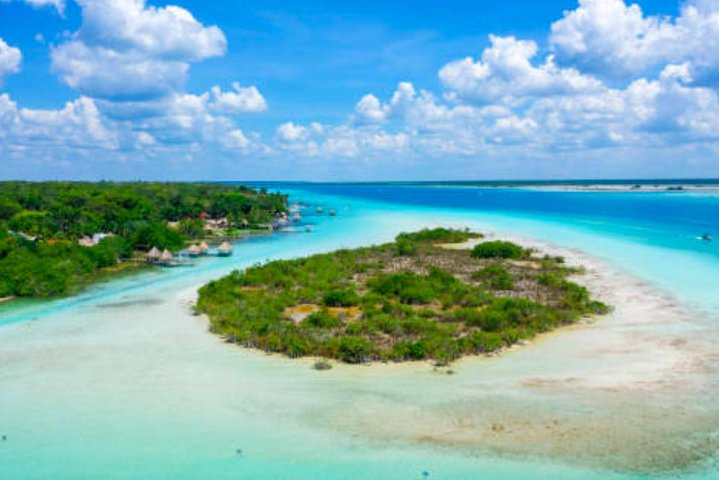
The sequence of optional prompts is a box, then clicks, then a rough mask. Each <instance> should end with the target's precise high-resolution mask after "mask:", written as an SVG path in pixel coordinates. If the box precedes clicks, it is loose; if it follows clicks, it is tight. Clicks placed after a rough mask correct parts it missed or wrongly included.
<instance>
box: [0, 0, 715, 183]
mask: <svg viewBox="0 0 719 480" xmlns="http://www.w3.org/2000/svg"><path fill="white" fill-rule="evenodd" d="M0 1H2V0H0ZM78 2H79V3H80V5H81V6H82V8H83V23H82V26H81V27H80V29H79V30H78V31H77V32H75V33H74V34H72V35H71V36H69V37H68V40H67V41H65V42H64V43H61V44H60V45H58V46H56V47H54V48H53V50H52V60H53V67H54V68H55V71H57V72H58V74H60V76H61V78H62V79H63V80H64V81H65V82H66V83H67V84H68V85H70V86H72V87H73V88H76V89H77V90H78V91H79V92H80V94H81V96H80V98H78V99H77V100H75V101H73V102H69V103H68V104H67V105H65V107H63V108H62V109H59V110H54V111H53V110H31V109H23V108H19V107H18V106H17V105H16V104H15V103H14V102H13V101H12V99H11V98H10V97H9V96H8V95H7V94H5V95H0V153H4V152H9V151H11V152H12V153H13V155H20V156H21V155H25V156H26V157H30V156H32V157H33V158H35V157H36V156H37V155H35V153H36V152H38V151H39V152H40V153H43V152H44V153H46V154H48V155H50V154H49V153H48V152H51V153H52V154H55V153H57V152H60V153H62V152H66V153H67V156H68V157H71V156H72V154H73V153H74V152H79V151H87V150H89V149H97V148H101V149H104V155H103V157H106V156H110V155H112V156H113V157H112V158H122V159H128V158H153V159H156V158H163V159H165V160H166V161H167V162H171V161H174V159H176V158H185V157H187V156H195V155H196V156H198V157H202V156H204V157H205V158H207V159H213V161H214V160H215V159H216V158H217V157H218V156H221V155H227V156H229V157H231V158H233V159H234V158H238V157H243V158H245V159H250V158H258V159H271V160H272V161H273V162H275V163H277V164H282V162H287V161H291V160H287V159H292V160H297V162H300V163H301V162H305V163H301V164H302V165H307V166H310V165H311V166H313V167H314V168H316V167H317V166H320V165H321V166H322V168H325V167H326V168H334V167H331V166H333V165H336V166H339V167H338V168H339V169H345V170H340V172H342V171H352V172H355V173H358V174H362V172H364V171H371V169H369V168H367V165H368V164H370V163H372V162H376V164H377V165H381V167H380V168H379V169H378V171H380V170H381V171H382V172H384V171H385V169H386V168H394V167H396V166H397V165H401V164H403V163H404V162H408V164H409V163H410V162H424V163H425V165H428V164H429V165H433V167H432V168H435V169H436V168H437V165H440V164H441V165H442V166H443V170H442V171H443V172H444V171H445V169H444V166H445V165H447V167H448V169H449V167H450V166H451V165H455V164H456V165H463V166H464V167H465V168H470V170H469V171H474V172H477V171H484V170H483V167H484V166H485V165H487V164H488V162H489V163H491V162H495V163H496V164H498V163H497V162H500V160H501V161H503V162H509V164H510V165H514V166H515V170H511V172H510V174H514V175H519V174H522V173H523V172H524V165H522V164H521V160H528V161H533V162H539V161H543V162H549V161H555V160H556V159H557V158H568V157H571V156H574V158H577V159H581V160H582V162H584V164H587V165H588V160H587V159H593V161H596V160H597V159H604V160H602V161H604V162H606V164H607V165H611V164H612V162H614V165H615V166H617V165H619V162H621V161H622V159H624V158H627V157H622V156H621V155H620V154H619V153H618V152H629V151H632V152H634V155H636V152H640V153H641V152H645V151H647V150H646V149H649V148H653V149H655V150H653V151H654V152H669V151H673V152H696V151H702V149H704V150H703V151H704V152H705V153H704V156H705V157H706V156H707V155H710V154H711V155H716V154H717V153H719V98H718V94H717V85H718V83H717V82H716V81H715V80H716V79H719V61H718V60H717V53H716V52H717V51H719V45H717V36H716V35H717V32H719V17H718V15H719V4H717V3H716V2H715V1H713V0H693V1H689V2H688V3H686V4H684V5H683V7H682V10H681V14H680V15H679V16H677V17H676V18H670V17H664V16H662V17H659V16H657V17H651V16H647V15H645V14H644V13H643V12H642V10H641V8H640V7H638V6H636V5H628V4H626V3H625V2H623V1H622V0H580V2H579V5H578V6H577V8H576V9H574V10H571V11H568V12H566V13H565V14H564V16H563V17H562V18H560V19H559V20H558V21H557V22H555V23H554V24H553V25H552V26H551V32H548V38H547V41H546V43H543V42H541V41H533V40H525V39H521V38H516V37H501V36H490V44H489V46H488V47H487V48H485V49H484V50H483V51H482V52H479V56H478V57H464V58H457V59H456V60H455V61H451V62H449V63H447V64H446V65H444V66H438V67H441V68H439V70H438V76H439V79H440V80H441V88H440V89H439V90H437V91H429V90H426V89H422V88H421V86H419V85H417V86H415V84H413V83H411V82H409V81H405V82H400V83H398V84H397V85H396V87H395V88H394V90H389V91H386V92H382V91H375V92H366V94H365V95H363V96H361V97H360V98H359V100H358V102H357V103H356V104H355V105H354V109H353V110H352V111H351V112H349V115H348V116H347V117H345V118H346V120H345V121H340V122H338V123H334V124H332V123H325V124H320V123H317V122H311V121H306V120H305V121H302V122H298V121H296V120H294V121H292V120H291V119H290V118H286V119H284V120H283V122H282V123H281V124H280V125H278V126H277V127H276V128H275V129H274V131H270V133H269V135H268V140H267V141H265V140H263V138H262V136H261V135H260V134H258V133H256V132H253V131H252V129H250V128H248V127H246V126H245V125H242V119H240V118H239V116H238V114H241V113H251V112H262V111H265V110H266V109H267V102H266V100H265V98H264V97H263V96H262V94H261V93H260V91H259V89H258V88H257V87H254V86H242V85H241V84H240V83H237V82H235V83H232V84H231V88H230V89H228V90H223V89H222V88H221V87H220V86H215V87H212V88H211V89H210V90H209V91H206V92H202V93H188V92H185V91H184V89H183V83H184V80H185V77H186V75H187V74H188V71H189V69H190V67H191V65H192V64H193V63H194V62H198V61H201V60H203V59H206V58H210V57H213V56H217V55H221V54H222V53H224V50H225V48H226V45H225V44H226V42H225V39H224V35H223V34H222V32H221V31H219V29H217V28H216V27H206V26H204V25H202V24H201V23H200V22H199V21H197V20H196V19H195V18H194V17H193V16H192V15H191V14H190V13H189V12H187V11H186V10H184V9H181V8H179V7H163V8H156V7H151V6H147V5H146V4H145V2H144V1H142V0H126V1H121V0H78ZM714 47H717V48H714ZM16 50H17V49H14V50H13V49H12V47H9V46H7V44H5V43H4V42H2V41H1V40H0V79H1V78H2V76H3V75H8V74H10V73H14V72H16V71H17V69H18V68H19V63H20V52H19V51H17V52H16V55H15V60H8V58H10V56H12V55H14V53H10V54H8V53H7V52H14V51H16ZM542 52H549V54H547V53H542ZM468 53H469V54H473V53H476V52H471V51H469V52H459V54H458V57H460V56H461V55H466V54H468ZM9 65H12V66H11V67H8V66H9ZM3 68H5V70H3ZM3 72H4V73H3ZM348 109H351V107H348ZM48 147H49V148H48ZM43 148H44V150H43ZM33 149H34V150H33ZM606 149H611V150H609V154H606V153H598V152H605V150H606ZM18 152H21V153H18ZM138 152H141V154H139V155H138ZM706 152H710V153H706ZM685 157H687V155H684V154H682V155H676V156H675V157H674V158H681V159H682V160H680V161H684V160H683V159H684V158H685ZM711 158H716V157H715V156H714V157H711ZM168 159H170V160H168ZM488 159H491V160H488ZM516 159H520V160H516ZM258 161H259V160H258ZM678 161H679V160H678ZM711 161H712V160H711V159H710V160H706V161H705V164H706V163H707V162H709V163H710V162H711ZM453 162H454V163H453ZM511 162H519V163H514V164H512V163H511ZM714 162H715V160H714ZM580 163H581V162H580ZM637 164H641V162H637ZM233 165H234V164H233ZM517 165H520V167H521V168H520V169H519V170H517V169H516V168H517ZM644 165H649V162H645V163H644ZM620 166H621V165H620ZM475 167H476V169H473V168H475ZM277 168H278V169H279V168H280V167H277ZM405 170H407V169H404V168H398V169H397V170H396V172H399V173H400V174H401V173H402V172H404V171H405ZM293 171H300V172H301V173H300V175H302V172H305V171H306V172H314V171H316V170H314V169H295V170H293ZM407 171H408V170H407ZM456 171H458V172H460V174H461V175H466V173H465V172H466V171H468V170H463V169H460V170H456ZM611 171H616V169H615V170H610V172H611Z"/></svg>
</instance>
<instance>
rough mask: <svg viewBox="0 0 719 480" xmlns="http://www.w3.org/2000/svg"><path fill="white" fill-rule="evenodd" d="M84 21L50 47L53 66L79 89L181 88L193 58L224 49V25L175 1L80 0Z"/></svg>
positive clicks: (158, 92) (138, 96)
mask: <svg viewBox="0 0 719 480" xmlns="http://www.w3.org/2000/svg"><path fill="white" fill-rule="evenodd" d="M78 3H79V4H80V5H81V7H82V25H81V27H80V29H79V30H78V31H77V32H75V33H74V34H73V35H72V38H71V39H70V40H69V41H67V42H65V43H62V44H60V45H58V46H56V47H54V48H53V49H52V52H51V56H52V68H53V70H54V71H55V72H57V73H58V75H59V76H60V78H62V79H63V81H64V82H65V83H67V84H68V85H69V86H70V87H72V88H74V89H76V90H78V91H79V92H80V93H81V94H83V95H87V96H90V97H94V98H100V99H105V100H114V101H125V100H148V99H153V98H158V97H161V96H163V95H168V94H170V93H172V92H173V91H177V90H178V89H180V88H181V87H182V85H183V84H184V81H185V78H186V76H187V72H188V69H189V67H190V64H191V63H193V62H198V61H201V60H204V59H207V58H211V57H216V56H220V55H223V54H224V53H225V50H226V46H227V41H226V39H225V36H224V34H223V33H222V31H221V30H220V29H219V28H217V27H215V26H210V27H206V26H204V25H202V24H201V23H200V22H198V21H197V20H196V19H195V18H194V17H193V16H192V14H191V13H190V12H188V11H187V10H185V9H183V8H180V7H176V6H167V7H162V8H157V7H152V6H146V5H145V1H144V0H78Z"/></svg>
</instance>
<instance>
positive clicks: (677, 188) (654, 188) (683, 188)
mask: <svg viewBox="0 0 719 480" xmlns="http://www.w3.org/2000/svg"><path fill="white" fill-rule="evenodd" d="M507 187H508V188H522V189H528V190H550V191H563V192H564V191H566V192H697V191H698V192H719V185H689V184H687V185H674V184H672V185H667V184H664V185H661V184H659V185H646V184H645V185H643V184H636V185H625V184H617V185H606V184H598V185H574V184H564V185H508V186H507Z"/></svg>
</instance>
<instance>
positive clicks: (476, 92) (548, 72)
mask: <svg viewBox="0 0 719 480" xmlns="http://www.w3.org/2000/svg"><path fill="white" fill-rule="evenodd" d="M490 42H491V46H490V47H489V48H487V49H485V50H484V52H482V57H481V59H480V60H478V61H475V60H474V59H472V58H471V57H466V58H464V59H462V60H457V61H454V62H451V63H448V64H447V65H445V66H444V67H442V69H441V70H440V71H439V78H440V80H441V81H442V83H443V84H444V86H445V87H447V88H448V89H449V90H450V93H451V94H452V95H453V96H454V97H461V98H464V99H469V100H479V101H482V102H493V103H499V102H504V103H516V102H517V101H521V100H523V99H525V98H528V97H529V98H531V97H539V96H548V95H566V94H573V93H584V92H589V91H597V90H600V89H601V88H602V84H601V82H599V81H598V80H597V79H595V78H593V77H591V76H587V75H584V74H582V73H580V72H579V71H577V70H575V69H573V68H559V67H557V65H556V64H555V63H554V58H553V57H552V56H551V55H550V56H548V57H547V58H546V59H545V60H544V62H543V63H541V64H539V65H537V66H535V65H533V64H532V60H533V59H534V57H535V56H536V55H537V50H538V47H537V44H536V43H535V42H534V41H531V40H517V39H516V38H514V37H497V36H494V35H491V36H490Z"/></svg>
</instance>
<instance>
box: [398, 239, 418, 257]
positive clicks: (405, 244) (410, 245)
mask: <svg viewBox="0 0 719 480" xmlns="http://www.w3.org/2000/svg"><path fill="white" fill-rule="evenodd" d="M395 251H396V252H397V255H399V256H400V257H410V256H414V255H417V245H416V244H415V243H414V242H412V241H411V240H409V239H406V238H399V237H398V238H397V243H396V244H395Z"/></svg>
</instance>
